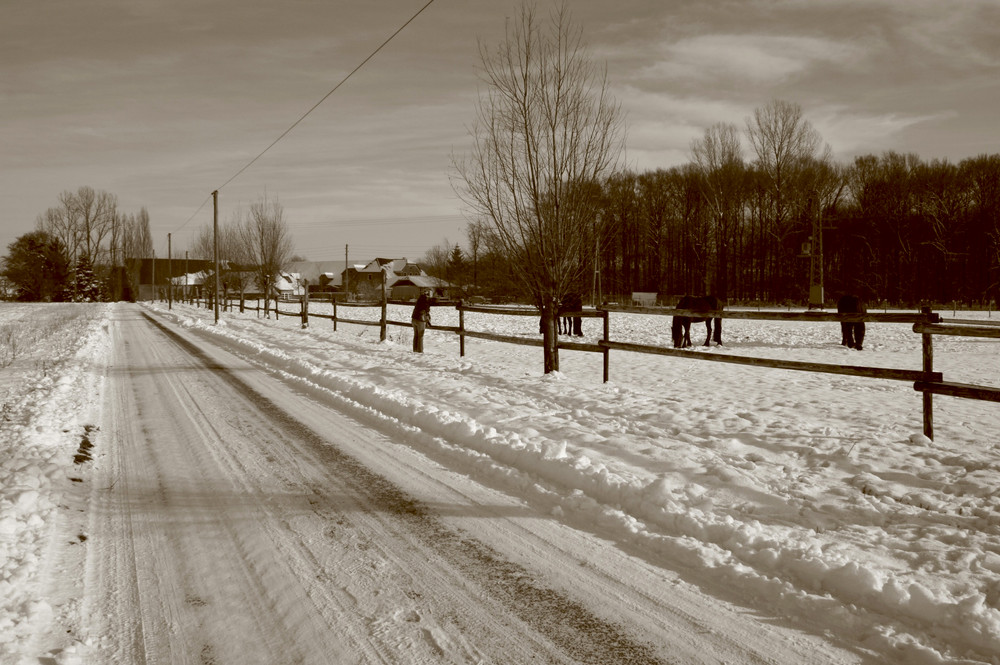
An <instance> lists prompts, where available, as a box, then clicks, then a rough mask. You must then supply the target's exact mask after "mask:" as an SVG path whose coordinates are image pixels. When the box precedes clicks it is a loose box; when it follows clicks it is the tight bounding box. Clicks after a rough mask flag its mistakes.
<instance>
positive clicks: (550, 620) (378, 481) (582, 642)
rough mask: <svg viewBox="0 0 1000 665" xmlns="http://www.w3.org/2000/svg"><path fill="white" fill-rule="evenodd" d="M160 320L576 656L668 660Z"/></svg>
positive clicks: (345, 475)
mask: <svg viewBox="0 0 1000 665" xmlns="http://www.w3.org/2000/svg"><path fill="white" fill-rule="evenodd" d="M145 316H146V318H147V319H149V320H150V321H151V322H152V323H153V324H154V325H156V326H157V327H158V328H159V329H160V330H161V331H162V332H163V333H164V334H165V335H167V336H168V337H169V338H170V339H171V340H173V341H174V342H175V343H176V344H178V345H179V346H180V347H182V348H183V349H184V350H185V351H186V352H187V353H189V354H190V355H191V356H193V357H194V358H197V359H199V360H200V362H201V363H203V364H204V365H205V367H207V368H208V369H211V370H214V375H215V376H217V377H219V378H221V379H222V380H223V381H225V382H226V383H227V384H229V386H231V387H232V388H233V389H234V390H235V391H237V392H238V393H240V394H242V395H243V396H244V397H245V398H246V399H247V401H248V402H250V403H252V404H253V405H254V408H255V409H256V410H258V412H259V413H261V414H262V415H265V416H266V417H267V418H269V419H270V420H272V421H273V422H274V423H275V424H276V425H277V426H278V427H279V428H281V429H282V430H283V431H285V432H286V433H288V434H289V435H290V436H293V437H294V438H295V439H297V440H299V441H301V442H302V443H303V444H304V445H306V446H307V447H308V448H309V449H310V450H311V451H312V453H313V454H314V455H316V457H317V458H318V459H320V460H322V462H323V463H324V465H325V466H326V467H327V468H326V471H327V472H328V473H330V474H331V475H335V476H337V477H339V478H342V479H344V480H345V483H346V484H347V485H348V486H349V487H350V488H351V490H352V492H353V493H356V495H357V496H359V497H363V501H364V503H365V504H367V505H369V506H372V507H374V508H375V509H376V510H378V511H379V512H381V513H383V514H385V515H388V516H391V517H392V518H393V520H394V521H395V522H397V523H398V524H400V525H402V526H403V527H404V528H405V530H406V531H407V532H408V533H410V534H411V535H412V536H413V537H414V538H415V539H416V540H418V541H419V542H420V543H421V544H422V545H423V547H425V548H427V549H428V550H430V551H432V552H434V553H436V554H437V555H438V556H439V557H440V558H441V559H443V560H444V561H446V562H448V563H450V564H451V565H452V566H453V567H454V568H455V569H456V570H458V571H460V572H461V574H462V575H463V576H464V577H465V578H466V579H467V580H468V581H470V582H472V583H473V584H475V585H476V586H477V587H478V588H479V589H481V590H482V593H484V594H485V595H487V596H488V597H489V598H491V599H492V600H493V601H495V602H497V603H499V604H500V605H501V606H502V607H504V608H505V609H506V610H507V611H508V612H510V613H512V614H513V615H514V616H515V617H516V618H517V619H518V620H520V621H521V622H523V623H524V624H526V625H527V626H529V627H530V628H531V629H532V630H534V631H536V632H537V633H538V634H539V635H541V636H544V637H545V638H546V639H547V640H549V641H551V643H552V644H554V645H556V647H558V649H559V651H561V652H562V653H563V654H565V656H566V657H568V658H569V659H571V661H572V662H578V663H622V664H625V665H629V664H636V665H639V664H646V663H649V664H652V663H662V662H663V661H662V660H660V659H658V658H657V657H656V655H655V649H653V648H652V647H651V646H650V645H646V644H641V643H638V642H636V641H634V640H633V639H632V638H631V637H630V636H629V635H628V634H627V632H626V631H625V630H624V628H623V627H622V626H619V625H616V624H614V623H611V622H608V621H606V620H604V619H602V618H600V617H598V616H597V615H596V614H594V613H593V612H591V611H590V610H589V609H587V608H586V607H584V606H583V605H581V604H579V603H577V602H576V601H574V600H572V599H571V598H569V597H568V596H566V595H565V594H563V593H561V592H559V591H557V590H554V589H552V588H550V587H547V586H545V585H544V584H541V583H539V582H537V581H536V580H535V576H534V575H533V574H532V573H531V571H529V570H528V569H526V568H524V567H523V566H521V565H519V564H516V563H513V562H511V561H509V560H506V559H505V558H504V557H503V556H502V555H500V554H499V553H498V552H497V551H496V550H494V549H492V548H491V547H489V546H488V545H486V544H484V543H482V542H480V541H478V540H475V539H473V538H469V537H465V536H462V535H460V534H459V533H457V532H456V531H454V530H452V529H451V528H449V527H448V526H447V525H446V524H444V522H442V521H441V520H440V519H438V518H437V517H436V516H435V515H434V513H433V511H432V510H430V509H429V508H428V507H426V506H424V505H423V504H421V503H419V502H417V501H415V500H414V499H413V498H411V497H410V496H409V495H407V494H406V493H405V492H403V491H402V490H401V489H400V488H399V487H397V486H396V485H394V484H392V483H391V482H389V481H388V480H387V479H385V478H384V477H382V476H380V475H378V474H377V473H375V472H373V471H371V470H370V469H368V468H367V467H365V466H364V465H363V464H361V463H360V462H359V461H358V460H356V459H355V458H353V457H351V456H349V455H347V454H346V453H344V452H342V451H341V450H339V449H337V448H335V447H333V446H331V445H330V443H329V442H328V441H327V440H326V439H324V438H322V437H321V436H319V435H318V434H317V433H316V432H314V431H313V430H311V429H309V428H308V427H306V426H304V425H303V424H302V423H300V422H299V421H298V420H296V419H295V417H294V416H293V415H292V414H290V413H288V412H287V411H286V410H284V409H282V408H280V407H279V406H278V405H276V404H275V403H274V402H273V401H271V400H270V399H269V398H267V397H266V396H265V395H263V394H261V393H260V392H258V391H257V390H255V389H254V388H253V387H251V386H250V385H249V384H248V383H246V382H245V381H243V380H241V379H240V377H239V376H238V375H237V374H236V373H234V372H231V371H228V370H227V368H225V367H223V366H222V365H220V364H219V363H218V362H216V361H215V360H213V359H212V358H211V357H210V356H208V355H207V354H206V353H204V352H203V351H202V350H201V349H200V348H198V347H197V346H196V345H194V344H192V343H191V342H189V341H188V340H186V339H185V338H184V337H182V336H180V335H178V334H176V333H175V332H173V331H171V330H170V329H169V328H167V327H165V326H163V325H162V324H160V323H159V322H158V321H156V320H155V319H153V318H152V317H150V316H149V315H148V314H145Z"/></svg>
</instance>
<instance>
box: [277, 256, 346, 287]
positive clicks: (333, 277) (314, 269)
mask: <svg viewBox="0 0 1000 665" xmlns="http://www.w3.org/2000/svg"><path fill="white" fill-rule="evenodd" d="M344 265H345V263H344V261H294V262H292V263H290V264H289V265H288V270H289V272H293V273H298V275H299V277H300V278H301V280H302V284H303V286H308V288H309V292H310V293H316V292H331V291H338V290H340V288H341V284H342V283H343V282H342V281H341V280H342V279H343V273H344Z"/></svg>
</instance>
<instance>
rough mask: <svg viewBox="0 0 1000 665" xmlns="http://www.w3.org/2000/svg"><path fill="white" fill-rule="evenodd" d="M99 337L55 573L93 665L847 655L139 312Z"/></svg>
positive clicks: (747, 659) (798, 659) (816, 658)
mask: <svg viewBox="0 0 1000 665" xmlns="http://www.w3.org/2000/svg"><path fill="white" fill-rule="evenodd" d="M111 334H112V348H113V350H114V351H113V355H112V361H111V366H110V367H109V368H108V369H107V387H106V391H105V400H104V408H103V418H102V421H101V424H100V428H101V431H102V432H103V433H104V436H102V437H100V446H101V448H100V449H99V450H94V451H93V454H94V455H95V456H97V457H98V458H99V459H100V463H99V464H96V465H94V467H93V469H92V470H91V471H89V475H88V473H87V472H86V471H85V473H83V474H81V475H82V476H86V477H83V478H81V483H79V484H80V485H82V486H85V487H86V491H85V490H84V488H83V487H81V491H80V492H79V493H78V495H77V496H76V501H77V503H78V506H79V510H82V511H85V513H83V514H86V515H88V516H89V519H88V526H87V528H86V529H85V530H81V534H83V533H84V532H85V533H86V536H85V542H83V543H82V545H83V547H66V548H64V558H63V561H61V562H60V563H59V564H57V567H59V568H64V569H65V568H67V567H69V568H71V567H72V566H74V565H76V566H80V565H85V573H84V575H83V576H82V581H81V584H82V587H83V588H82V599H83V600H82V603H83V604H82V607H81V615H82V617H83V622H84V623H85V624H87V625H86V627H85V632H86V633H87V634H90V635H99V636H101V638H100V641H99V642H98V643H95V644H93V645H92V648H91V649H90V650H89V656H88V658H87V659H86V662H94V663H219V664H221V663H240V664H245V663H269V664H274V663H355V662H357V663H527V662H551V663H577V662H591V663H654V662H670V663H718V662H732V663H755V662H760V663H764V662H767V663H802V662H811V663H819V662H852V661H854V660H855V659H856V656H853V657H851V656H848V655H846V654H845V653H843V652H840V651H839V650H838V649H836V648H834V647H832V646H830V645H827V644H825V643H824V642H823V641H822V640H820V639H819V638H817V637H814V636H808V635H805V634H802V633H798V632H796V631H794V630H792V629H788V628H782V627H780V626H774V625H770V624H769V623H768V622H767V621H766V620H765V618H764V617H755V616H752V615H749V614H747V613H746V612H745V611H740V610H738V609H737V608H735V607H731V606H729V605H727V604H726V603H725V602H723V601H720V600H719V599H717V598H711V597H708V596H706V595H704V594H703V593H701V592H700V591H698V590H697V589H696V588H694V587H692V586H690V585H688V584H686V583H685V582H683V581H682V580H680V579H679V578H678V577H676V576H674V575H671V574H665V573H664V571H663V570H662V569H659V568H655V567H653V566H650V565H648V564H647V563H644V562H643V561H642V560H641V559H640V558H633V557H631V556H629V555H628V554H626V553H624V552H623V551H622V550H621V549H619V548H614V547H607V546H605V545H604V544H602V542H601V541H600V540H599V539H597V538H595V537H594V536H590V535H587V534H586V533H584V532H582V531H578V530H575V529H572V528H570V527H569V526H566V525H564V524H562V523H560V522H558V521H556V520H554V519H552V518H551V517H550V516H547V515H545V514H540V513H538V512H537V511H536V510H534V509H532V508H531V507H530V506H528V505H526V504H525V503H524V502H523V501H521V500H518V499H516V498H512V497H509V496H505V495H504V494H501V493H499V492H497V491H494V490H491V489H489V488H486V487H483V486H481V485H478V484H476V483H474V482H472V481H471V480H470V479H469V478H468V477H466V476H463V475H459V474H455V473H453V472H450V471H449V470H447V469H446V468H444V467H443V466H441V465H439V464H436V463H435V462H434V461H433V460H430V459H428V458H426V457H423V456H421V455H419V454H418V453H416V452H414V451H413V450H412V448H410V447H407V446H404V445H400V444H397V443H394V442H393V440H392V437H391V433H386V432H380V431H378V430H377V429H373V428H372V427H371V425H370V424H364V423H360V422H357V421H356V420H352V419H351V417H349V416H347V415H345V414H343V413H340V412H338V411H337V409H336V408H333V406H332V404H331V403H330V402H327V401H325V400H323V398H322V395H321V394H319V393H315V392H313V393H312V394H310V395H304V394H302V393H301V392H300V391H297V390H296V389H295V388H294V387H293V386H291V385H289V384H287V383H285V382H283V381H282V380H281V379H280V377H277V376H275V375H274V374H273V373H269V372H267V371H265V370H264V369H262V368H259V367H255V366H253V365H251V364H248V362H247V361H246V360H244V359H240V358H238V357H236V356H234V355H232V354H230V353H228V352H227V351H224V350H222V349H221V348H219V347H217V346H215V345H214V344H212V343H211V342H209V341H208V340H207V339H206V338H205V337H204V336H202V335H198V334H196V333H192V332H191V331H188V330H183V329H181V328H179V327H177V326H175V325H172V324H170V323H169V322H166V321H162V320H159V318H158V317H156V316H155V315H154V316H150V315H148V314H147V313H145V312H144V310H142V309H141V308H138V307H122V306H119V307H118V308H117V309H116V310H115V315H114V320H113V325H112V331H111ZM83 551H86V552H87V553H88V554H87V556H86V558H85V559H84V558H83V557H81V554H80V553H81V552H83ZM63 593H69V592H67V591H64V592H63Z"/></svg>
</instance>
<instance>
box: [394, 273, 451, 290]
mask: <svg viewBox="0 0 1000 665" xmlns="http://www.w3.org/2000/svg"><path fill="white" fill-rule="evenodd" d="M410 284H412V285H413V286H417V287H420V288H421V289H436V288H441V287H444V286H451V284H449V283H448V282H446V281H444V280H443V279H438V278H437V277H431V276H429V275H406V276H405V277H399V278H397V279H396V281H394V282H393V283H392V284H391V285H390V286H408V285H410Z"/></svg>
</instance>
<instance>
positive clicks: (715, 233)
mask: <svg viewBox="0 0 1000 665" xmlns="http://www.w3.org/2000/svg"><path fill="white" fill-rule="evenodd" d="M691 153H692V156H693V157H694V163H695V165H696V166H697V167H698V169H699V170H700V171H701V175H702V183H703V186H702V191H703V195H704V197H705V203H706V204H707V206H708V210H709V215H710V217H709V220H710V221H709V233H708V234H709V247H708V252H707V254H708V257H707V259H708V261H707V262H708V266H707V269H706V270H705V281H706V284H705V291H706V293H714V294H715V295H717V296H719V297H721V298H727V297H729V293H728V292H729V272H730V271H729V266H730V262H731V257H732V255H733V253H734V250H735V249H736V248H738V246H739V243H738V240H739V238H738V236H739V234H740V232H741V231H742V226H743V210H744V204H745V199H746V195H745V188H746V178H745V173H746V166H745V164H744V163H743V148H742V146H741V145H740V133H739V129H738V128H737V127H736V125H733V124H727V123H721V122H720V123H717V124H715V125H712V126H711V127H709V128H708V129H706V130H705V136H704V137H703V138H701V139H700V140H695V141H692V143H691Z"/></svg>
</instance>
